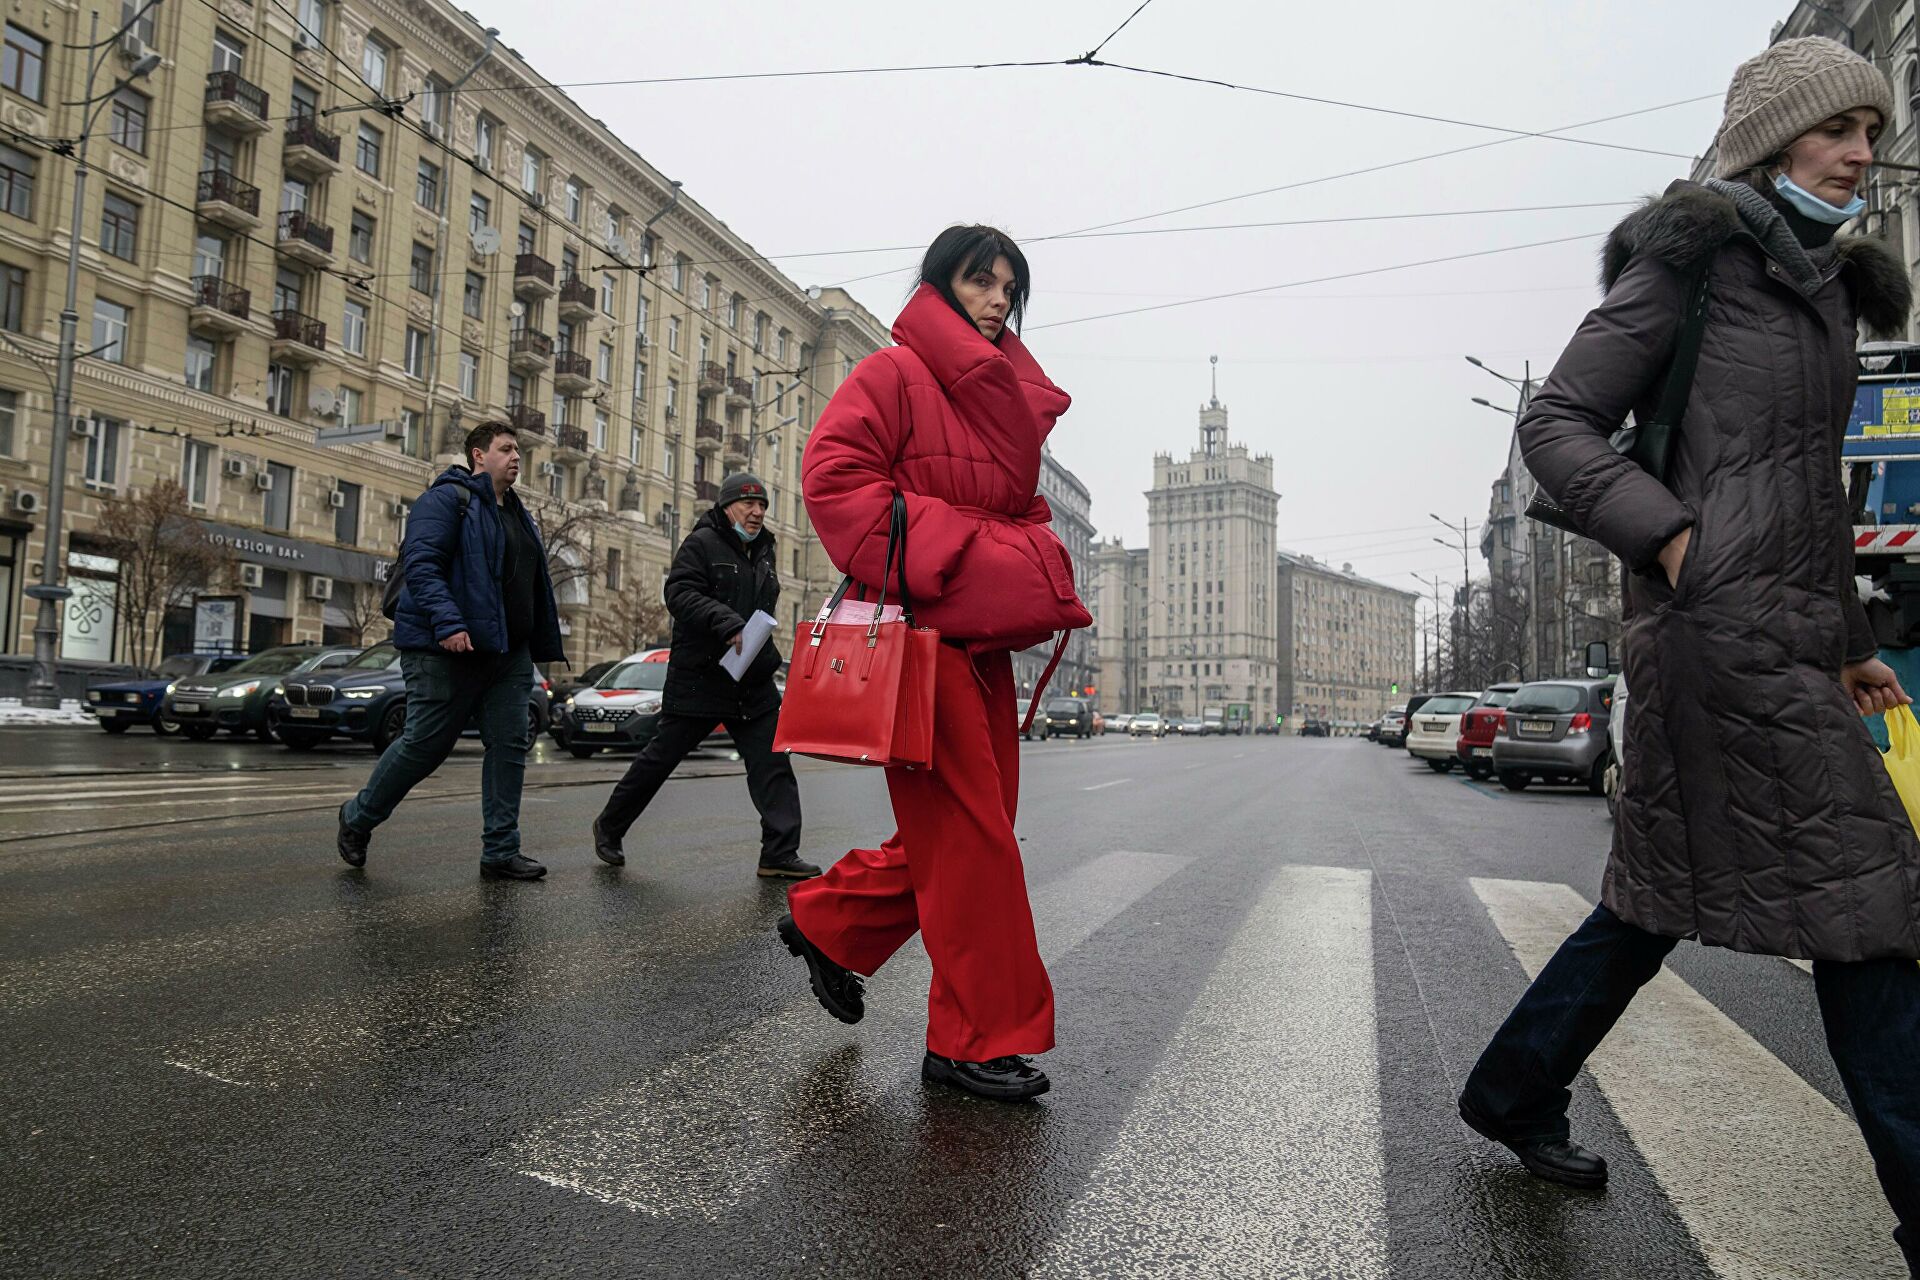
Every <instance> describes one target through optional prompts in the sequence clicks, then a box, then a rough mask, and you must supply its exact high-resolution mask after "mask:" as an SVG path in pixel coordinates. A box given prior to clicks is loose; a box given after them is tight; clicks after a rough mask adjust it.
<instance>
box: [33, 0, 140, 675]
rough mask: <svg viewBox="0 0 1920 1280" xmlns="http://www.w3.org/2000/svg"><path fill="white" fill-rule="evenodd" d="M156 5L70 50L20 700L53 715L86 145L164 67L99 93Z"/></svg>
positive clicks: (131, 73)
mask: <svg viewBox="0 0 1920 1280" xmlns="http://www.w3.org/2000/svg"><path fill="white" fill-rule="evenodd" d="M157 3H159V0H149V2H148V3H147V4H145V5H142V6H141V7H140V9H139V11H138V12H136V13H135V14H134V15H133V16H132V17H131V18H129V19H128V20H127V22H126V24H125V25H124V26H122V27H121V28H120V29H119V30H117V31H115V32H114V33H113V34H112V35H111V36H108V37H107V38H106V39H105V40H102V39H100V13H99V11H98V10H95V11H94V14H93V18H92V21H91V23H90V25H89V26H88V29H87V41H88V43H86V44H84V45H78V46H74V45H69V46H68V47H69V48H78V49H81V50H84V51H85V52H87V53H89V54H91V55H92V58H91V60H90V61H89V62H88V64H87V88H86V96H85V97H84V98H82V99H80V101H78V102H69V103H65V104H63V105H66V106H70V107H79V108H80V109H81V111H82V112H83V115H82V120H81V128H80V135H79V140H78V142H77V143H76V144H75V147H74V151H75V156H74V158H75V160H76V164H75V166H74V170H73V214H72V218H71V220H70V221H69V223H68V227H67V292H66V299H65V305H64V306H63V307H62V308H61V309H60V350H59V354H58V357H57V359H56V363H55V365H54V377H53V422H52V424H51V429H50V431H49V432H48V434H49V435H51V436H52V438H53V443H52V451H53V454H52V457H51V458H50V459H49V460H48V465H47V525H46V536H45V544H44V546H43V547H42V554H41V561H40V581H39V582H37V583H35V584H34V585H33V586H30V587H28V588H27V591H26V594H27V595H28V596H29V597H30V598H32V599H33V600H35V601H37V602H38V605H39V607H38V609H37V611H36V612H35V614H34V620H33V674H32V676H31V677H30V678H29V679H28V682H27V688H26V693H25V696H23V697H22V698H21V702H22V703H23V704H24V705H26V706H29V707H39V708H43V709H46V710H57V709H58V708H59V706H60V680H59V648H60V612H61V607H62V606H63V605H64V604H65V603H66V601H67V599H68V598H69V597H70V596H72V595H73V590H72V588H70V587H68V586H67V585H66V584H65V582H64V581H63V579H64V578H65V576H66V575H65V574H64V573H63V572H62V568H63V560H64V557H63V556H62V554H61V551H62V547H63V545H64V538H63V537H62V533H63V528H62V526H63V524H64V522H65V517H66V496H67V446H68V444H69V442H70V441H69V435H68V433H69V430H70V429H71V426H72V421H71V419H72V416H73V365H74V360H75V358H76V357H75V354H74V351H75V343H76V340H77V334H78V332H79V327H80V310H79V307H80V231H81V228H82V226H84V225H85V218H86V204H87V174H88V173H89V172H90V170H88V168H87V139H88V138H89V137H90V136H92V133H93V126H94V122H95V121H96V120H98V119H99V117H100V109H101V108H102V107H104V106H105V105H106V104H107V103H109V102H111V101H112V100H113V96H114V95H115V94H116V93H119V92H120V90H122V89H123V88H125V87H126V86H127V85H128V84H130V83H132V82H133V81H135V80H141V79H145V78H146V77H147V76H148V75H151V74H152V72H153V69H154V68H155V67H157V66H159V65H160V55H159V54H157V53H154V52H152V51H149V52H147V53H145V54H143V55H142V56H141V57H140V59H139V60H138V61H136V62H135V63H134V64H133V66H132V67H130V68H129V69H128V71H127V74H126V76H125V77H123V78H120V79H117V80H115V81H114V85H113V88H111V89H109V90H107V92H105V93H103V94H99V95H97V96H96V95H95V94H94V92H93V82H94V78H95V77H96V76H98V75H99V74H100V67H101V64H102V63H104V62H105V61H106V56H107V53H108V51H110V50H111V49H112V48H113V47H114V46H115V45H116V44H117V43H118V42H119V39H120V37H121V36H122V35H124V34H125V33H126V32H127V31H128V30H129V29H130V28H131V27H132V26H133V25H134V24H135V23H137V22H139V21H140V19H141V18H142V17H144V16H145V15H146V13H147V10H149V9H151V8H153V6H154V5H155V4H157Z"/></svg>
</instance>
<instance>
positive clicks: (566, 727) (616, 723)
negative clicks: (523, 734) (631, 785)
mask: <svg viewBox="0 0 1920 1280" xmlns="http://www.w3.org/2000/svg"><path fill="white" fill-rule="evenodd" d="M668 652H669V651H668V650H666V649H642V650H640V651H639V652H638V653H631V654H628V655H627V656H626V657H625V658H623V659H621V660H620V661H619V662H617V663H615V664H613V665H611V666H609V667H607V668H606V669H605V670H603V671H602V672H601V673H600V675H599V677H598V678H597V679H596V680H595V681H594V682H593V684H591V685H589V686H588V687H586V688H583V689H576V690H574V691H573V692H572V693H571V694H569V695H567V696H566V697H564V698H562V699H560V701H559V702H558V704H556V705H555V707H554V709H553V727H552V734H553V740H554V742H556V743H557V744H559V746H560V748H561V749H562V750H564V751H567V752H569V753H571V754H572V755H573V757H574V758H575V759H578V760H585V759H587V758H588V757H589V756H592V755H594V754H595V753H597V752H599V751H602V750H611V749H613V748H617V747H632V748H635V749H638V748H640V747H644V746H646V745H647V743H648V742H650V741H652V739H653V732H654V730H655V729H656V728H658V727H659V724H660V702H661V698H662V697H663V696H664V695H663V693H662V691H663V690H664V689H665V688H666V687H667V656H668ZM595 665H596V666H597V665H599V664H597V663H596V664H595ZM588 670H592V668H591V667H589V668H588Z"/></svg>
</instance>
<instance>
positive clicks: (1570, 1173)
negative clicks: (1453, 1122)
mask: <svg viewBox="0 0 1920 1280" xmlns="http://www.w3.org/2000/svg"><path fill="white" fill-rule="evenodd" d="M1460 1118H1461V1119H1462V1120H1464V1121H1466V1123H1467V1127H1468V1128H1469V1129H1471V1130H1473V1131H1474V1132H1475V1133H1477V1134H1479V1135H1480V1136H1481V1137H1483V1138H1486V1139H1489V1140H1490V1141H1493V1142H1497V1143H1499V1144H1500V1145H1501V1146H1503V1147H1505V1148H1506V1149H1507V1150H1509V1151H1511V1152H1513V1154H1514V1155H1515V1156H1517V1157H1519V1159H1520V1163H1521V1164H1522V1165H1523V1166H1525V1167H1526V1170H1527V1172H1528V1173H1530V1174H1532V1175H1533V1176H1534V1177H1536V1178H1543V1179H1545V1180H1546V1181H1548V1182H1558V1183H1560V1184H1561V1185H1562V1186H1567V1187H1579V1188H1580V1189H1581V1190H1583V1191H1591V1190H1595V1189H1597V1188H1600V1187H1604V1186H1606V1185H1607V1161H1606V1157H1604V1156H1602V1155H1599V1154H1598V1153H1596V1152H1592V1151H1589V1150H1587V1149H1586V1148H1585V1147H1583V1146H1581V1145H1580V1144H1579V1143H1577V1142H1575V1141H1574V1140H1573V1139H1571V1138H1549V1139H1542V1138H1534V1139H1529V1140H1525V1141H1520V1142H1509V1141H1508V1140H1507V1139H1505V1138H1503V1137H1501V1136H1500V1135H1499V1134H1498V1133H1497V1132H1495V1130H1494V1128H1493V1126H1492V1125H1491V1124H1488V1123H1487V1121H1486V1120H1485V1119H1483V1118H1482V1117H1481V1116H1480V1115H1479V1114H1477V1113H1476V1112H1475V1111H1474V1110H1473V1108H1471V1107H1469V1106H1468V1105H1467V1104H1466V1103H1464V1102H1462V1103H1461V1104H1460Z"/></svg>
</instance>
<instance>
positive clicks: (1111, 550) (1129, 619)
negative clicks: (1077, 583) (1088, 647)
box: [1081, 538, 1152, 715]
mask: <svg viewBox="0 0 1920 1280" xmlns="http://www.w3.org/2000/svg"><path fill="white" fill-rule="evenodd" d="M1151 558H1152V556H1151V553H1150V552H1149V551H1147V550H1146V549H1145V548H1143V547H1128V546H1125V545H1123V544H1122V543H1121V541H1120V539H1118V538H1110V539H1108V540H1107V541H1105V542H1102V543H1101V544H1100V545H1099V546H1097V547H1095V548H1094V552H1093V576H1092V577H1091V578H1090V579H1088V580H1087V582H1086V583H1085V589H1084V590H1083V591H1082V592H1081V596H1082V598H1083V599H1085V600H1086V602H1087V608H1088V609H1089V610H1090V611H1091V612H1092V613H1093V643H1094V665H1095V676H1094V679H1095V687H1097V688H1098V689H1099V691H1100V695H1099V698H1100V701H1099V706H1100V710H1101V711H1103V712H1106V713H1107V714H1110V715H1111V714H1114V713H1117V712H1126V713H1128V714H1131V713H1132V712H1135V711H1141V710H1145V709H1146V707H1147V703H1146V702H1145V701H1143V700H1142V699H1143V697H1144V692H1143V690H1142V687H1141V686H1142V684H1143V680H1142V677H1143V676H1144V674H1145V672H1146V660H1147V623H1148V619H1149V606H1148V603H1147V583H1148V573H1147V567H1148V563H1149V561H1150V560H1151Z"/></svg>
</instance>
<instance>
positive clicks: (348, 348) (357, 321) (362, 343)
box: [340, 298, 367, 356]
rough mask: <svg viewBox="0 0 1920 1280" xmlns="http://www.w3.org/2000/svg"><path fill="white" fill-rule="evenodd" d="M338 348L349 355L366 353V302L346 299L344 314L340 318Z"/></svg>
mask: <svg viewBox="0 0 1920 1280" xmlns="http://www.w3.org/2000/svg"><path fill="white" fill-rule="evenodd" d="M340 349H341V350H342V351H345V352H346V353H347V354H348V355H350V356H363V355H365V354H367V304H366V303H364V302H355V301H354V300H353V299H351V298H349V299H347V306H346V314H345V315H343V316H342V317H341V318H340Z"/></svg>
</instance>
